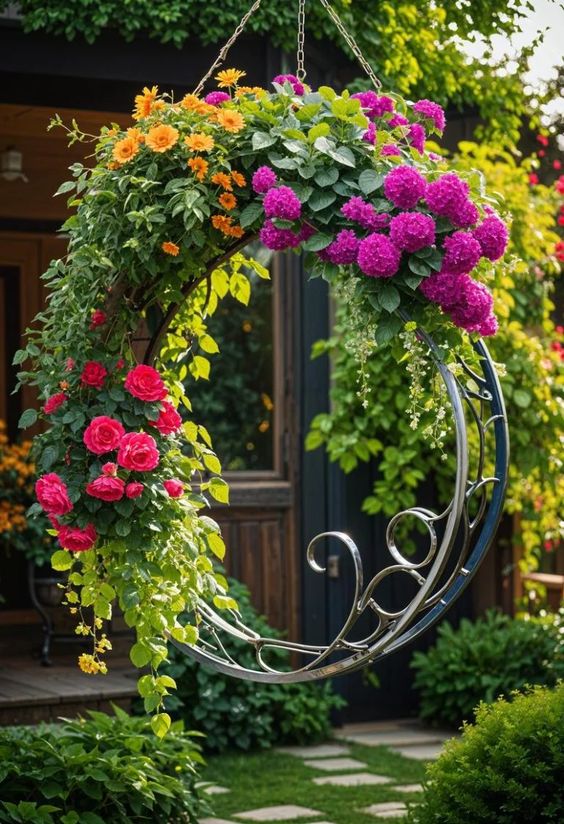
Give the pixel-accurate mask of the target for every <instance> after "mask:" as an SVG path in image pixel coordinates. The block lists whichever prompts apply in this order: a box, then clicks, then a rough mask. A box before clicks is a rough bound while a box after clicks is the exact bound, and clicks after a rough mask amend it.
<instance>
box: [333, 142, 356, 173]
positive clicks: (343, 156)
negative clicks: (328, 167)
mask: <svg viewBox="0 0 564 824" xmlns="http://www.w3.org/2000/svg"><path fill="white" fill-rule="evenodd" d="M329 156H330V157H332V158H333V160H336V161H337V163H342V165H343V166H350V167H351V168H352V169H354V168H355V166H356V159H355V156H354V154H353V152H352V151H351V150H350V149H349V148H348V146H340V147H339V148H338V149H332V150H331V151H330V152H329Z"/></svg>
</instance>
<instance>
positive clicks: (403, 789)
mask: <svg viewBox="0 0 564 824" xmlns="http://www.w3.org/2000/svg"><path fill="white" fill-rule="evenodd" d="M393 789H394V790H397V791H398V793H422V792H423V786H422V785H421V784H400V786H399V787H393Z"/></svg>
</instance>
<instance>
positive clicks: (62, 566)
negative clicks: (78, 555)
mask: <svg viewBox="0 0 564 824" xmlns="http://www.w3.org/2000/svg"><path fill="white" fill-rule="evenodd" d="M73 561H74V559H73V557H72V555H71V554H70V552H68V551H67V550H66V549H58V550H57V551H56V552H54V553H53V555H52V556H51V566H52V567H53V569H56V570H57V572H65V571H66V570H67V569H70V568H71V567H72V565H73Z"/></svg>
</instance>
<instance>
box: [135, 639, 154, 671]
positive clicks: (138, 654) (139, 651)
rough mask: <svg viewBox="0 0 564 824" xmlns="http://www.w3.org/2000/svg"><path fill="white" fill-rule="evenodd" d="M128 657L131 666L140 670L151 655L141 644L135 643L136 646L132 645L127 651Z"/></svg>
mask: <svg viewBox="0 0 564 824" xmlns="http://www.w3.org/2000/svg"><path fill="white" fill-rule="evenodd" d="M129 657H130V658H131V663H132V664H133V666H135V667H139V668H141V667H146V666H147V664H148V663H149V662H150V660H151V658H152V654H151V650H149V649H147V647H146V646H144V645H143V644H140V643H139V642H137V643H136V644H133V646H132V647H131V649H130V650H129Z"/></svg>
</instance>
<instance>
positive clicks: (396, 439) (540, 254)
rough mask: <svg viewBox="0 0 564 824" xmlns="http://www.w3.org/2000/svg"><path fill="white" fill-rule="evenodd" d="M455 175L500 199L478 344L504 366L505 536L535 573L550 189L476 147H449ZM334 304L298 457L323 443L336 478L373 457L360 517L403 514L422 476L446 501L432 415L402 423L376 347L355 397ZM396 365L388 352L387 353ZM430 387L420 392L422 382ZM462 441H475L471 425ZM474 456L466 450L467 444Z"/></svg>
mask: <svg viewBox="0 0 564 824" xmlns="http://www.w3.org/2000/svg"><path fill="white" fill-rule="evenodd" d="M452 165H453V167H454V168H458V169H459V170H460V171H465V172H467V171H468V170H470V169H479V170H480V172H481V174H482V175H483V178H484V180H485V181H486V182H487V185H488V188H489V189H491V190H492V191H495V192H497V193H499V194H500V195H502V196H503V201H504V203H505V204H506V207H507V210H508V212H509V213H510V214H511V215H512V224H511V239H510V246H509V249H508V252H507V254H506V256H505V257H504V258H503V259H502V260H501V261H499V262H498V263H497V264H495V265H494V270H495V272H494V278H495V281H494V297H495V306H496V311H497V312H498V314H499V316H500V320H501V323H500V329H499V331H498V333H497V334H496V335H495V336H494V337H493V338H490V339H489V341H488V347H489V349H490V351H491V354H492V356H493V358H494V360H495V361H497V362H498V363H503V364H505V374H503V373H502V375H501V383H502V387H503V392H504V396H505V398H506V402H507V412H508V420H509V428H510V438H511V445H512V446H511V464H510V474H509V490H508V496H507V503H506V509H507V511H508V512H510V513H519V514H520V516H521V519H520V526H521V532H520V534H519V535H517V536H516V540H518V541H521V542H522V545H523V549H524V556H523V560H522V562H521V563H522V567H523V571H526V570H530V569H534V568H536V567H537V566H538V561H539V557H540V555H541V553H542V547H543V545H544V544H545V542H547V541H548V542H551V543H557V542H558V536H559V533H560V527H561V523H560V517H561V502H562V499H563V496H564V480H563V475H562V464H561V455H559V443H560V442H561V436H562V405H563V393H564V379H563V377H562V365H561V360H560V354H559V351H558V350H557V347H554V343H555V341H556V340H557V338H558V332H557V331H556V329H555V325H554V323H553V321H552V320H551V318H550V315H551V312H552V310H553V309H554V304H553V303H552V300H551V294H552V292H553V289H554V279H555V277H556V276H557V275H558V273H559V264H558V261H557V259H556V257H555V256H554V248H555V243H556V242H557V240H558V235H557V234H556V232H555V228H556V212H557V205H558V199H557V193H556V191H555V190H554V189H552V188H549V187H546V186H543V185H540V184H539V185H535V186H531V184H530V182H529V172H530V168H531V163H530V161H523V162H519V161H518V160H517V159H516V158H515V157H514V156H513V155H512V154H510V153H506V152H502V151H500V150H499V148H498V147H494V146H489V145H487V144H481V145H478V144H473V143H469V142H465V143H462V144H460V147H459V152H458V154H457V155H456V156H455V157H454V158H453V159H452ZM351 339H352V333H351V331H350V328H349V323H348V319H347V318H346V317H345V314H344V312H343V309H342V307H340V306H337V311H336V325H335V329H334V335H333V337H332V338H331V339H329V340H328V341H319V342H318V343H317V344H316V345H315V347H314V350H313V354H314V355H316V356H320V355H323V354H326V353H329V354H330V355H331V358H332V364H333V378H334V380H333V389H332V392H331V411H330V412H328V413H324V414H321V415H318V416H317V417H316V418H315V419H314V420H313V421H312V425H311V431H310V433H309V435H308V437H307V446H308V448H309V449H315V448H317V447H318V446H320V445H322V444H323V445H324V446H325V448H326V450H327V452H328V455H329V457H330V459H331V460H332V461H337V462H338V463H339V465H340V467H341V468H342V469H343V470H344V471H345V472H347V473H348V472H351V471H353V470H354V469H355V468H356V467H357V466H358V464H359V462H365V461H368V460H371V459H374V460H375V465H376V467H377V469H378V474H377V479H376V481H375V483H374V486H373V489H372V492H371V494H370V495H369V496H368V497H367V498H366V499H365V500H364V502H363V510H364V511H365V512H367V513H368V514H376V513H380V512H381V513H383V514H384V515H387V516H392V515H394V514H395V513H396V512H397V511H398V510H399V509H405V508H407V507H411V506H414V505H415V504H416V502H417V499H418V494H419V490H420V486H421V484H422V482H423V480H424V479H425V478H427V477H428V476H429V473H430V472H432V473H433V476H434V478H435V479H436V481H437V485H438V491H439V497H440V500H441V502H443V503H446V502H448V501H449V500H450V496H451V483H452V478H453V477H454V470H455V466H454V457H453V454H454V450H453V449H451V448H450V446H449V443H450V442H449V441H448V440H447V442H446V443H445V445H444V449H437V448H435V449H433V448H431V444H430V440H429V437H428V434H426V428H427V426H429V425H430V424H431V422H432V418H433V417H434V416H435V415H436V407H433V406H432V407H431V408H430V409H429V410H423V412H422V422H421V425H420V426H418V427H417V428H412V426H411V421H410V419H409V417H408V415H406V411H405V410H406V407H407V404H408V401H409V391H410V386H409V376H408V374H407V373H406V372H405V371H404V370H401V369H397V368H395V366H394V363H395V360H394V355H393V353H392V350H390V349H388V350H386V349H378V350H377V352H376V353H375V354H374V355H373V356H372V357H371V358H370V359H369V360H368V362H367V364H366V365H365V367H364V368H365V370H366V372H367V378H368V383H369V384H370V385H371V386H372V391H371V393H370V395H369V396H368V403H364V402H363V401H364V400H365V399H363V398H362V397H360V396H359V394H358V360H357V356H356V353H355V350H354V347H353V348H352V349H351V346H350V342H351ZM396 357H397V354H396ZM426 386H427V389H428V390H429V389H430V384H429V383H427V384H426ZM469 436H470V438H471V439H472V437H474V438H475V437H476V435H475V433H473V430H472V428H471V429H469ZM471 446H472V447H474V448H476V446H477V442H476V441H475V440H471Z"/></svg>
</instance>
